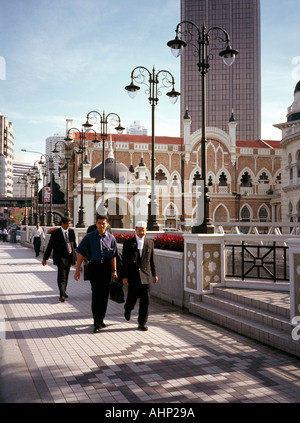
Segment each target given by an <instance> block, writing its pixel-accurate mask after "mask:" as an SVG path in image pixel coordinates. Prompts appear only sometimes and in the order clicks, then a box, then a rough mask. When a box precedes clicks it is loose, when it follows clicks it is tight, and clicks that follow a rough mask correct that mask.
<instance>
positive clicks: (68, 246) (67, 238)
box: [65, 231, 72, 254]
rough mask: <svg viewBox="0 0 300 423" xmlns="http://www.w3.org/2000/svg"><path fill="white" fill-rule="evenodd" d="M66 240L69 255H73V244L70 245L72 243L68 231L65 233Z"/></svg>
mask: <svg viewBox="0 0 300 423" xmlns="http://www.w3.org/2000/svg"><path fill="white" fill-rule="evenodd" d="M65 239H66V245H67V250H68V253H69V254H71V253H72V247H71V244H70V241H69V236H68V232H67V231H65Z"/></svg>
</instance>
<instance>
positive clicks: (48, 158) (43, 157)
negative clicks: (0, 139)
mask: <svg viewBox="0 0 300 423" xmlns="http://www.w3.org/2000/svg"><path fill="white" fill-rule="evenodd" d="M21 151H24V152H26V153H37V154H40V155H41V157H40V160H39V165H41V166H42V169H43V176H44V175H46V172H45V169H46V163H48V170H49V174H50V222H49V226H54V222H53V210H52V203H53V193H52V189H53V183H52V182H53V181H52V179H53V178H52V175H53V171H54V170H55V166H54V162H53V157H52V156H48V154H44V153H41V152H40V151H32V150H26V148H22V149H21ZM44 182H45V181H44ZM44 182H43V220H44V222H43V224H44V225H45V224H46V223H48V222H45V220H47V219H45V200H44V196H45V184H44Z"/></svg>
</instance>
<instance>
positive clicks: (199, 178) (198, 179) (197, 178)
mask: <svg viewBox="0 0 300 423" xmlns="http://www.w3.org/2000/svg"><path fill="white" fill-rule="evenodd" d="M197 181H201V175H200V173H199V172H198V171H197V172H196V173H195V175H194V178H193V186H195V185H197Z"/></svg>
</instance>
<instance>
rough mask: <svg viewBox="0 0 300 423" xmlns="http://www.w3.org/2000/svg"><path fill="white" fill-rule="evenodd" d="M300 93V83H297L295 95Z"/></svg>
mask: <svg viewBox="0 0 300 423" xmlns="http://www.w3.org/2000/svg"><path fill="white" fill-rule="evenodd" d="M299 91H300V81H299V82H298V83H297V85H296V87H295V91H294V94H296V93H297V92H299Z"/></svg>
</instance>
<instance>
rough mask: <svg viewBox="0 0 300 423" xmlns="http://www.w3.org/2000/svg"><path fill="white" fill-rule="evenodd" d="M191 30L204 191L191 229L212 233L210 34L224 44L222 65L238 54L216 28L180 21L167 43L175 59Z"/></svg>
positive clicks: (185, 44) (224, 32)
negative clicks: (208, 114)
mask: <svg viewBox="0 0 300 423" xmlns="http://www.w3.org/2000/svg"><path fill="white" fill-rule="evenodd" d="M183 25H184V26H185V27H186V31H183V32H182V26H183ZM192 30H194V31H196V34H197V46H196V45H194V47H195V48H196V49H197V50H198V51H197V53H198V63H197V66H198V70H199V72H200V73H201V91H202V92H201V94H202V98H201V101H202V106H201V107H202V110H201V112H202V116H201V117H202V136H201V167H202V169H201V180H202V181H203V182H202V183H203V191H204V206H203V221H202V223H201V224H200V225H195V226H193V228H192V232H193V233H213V232H214V226H213V225H212V223H211V220H210V218H209V201H210V200H209V196H208V186H207V181H206V134H205V132H206V75H207V73H208V70H209V67H210V65H209V45H210V35H211V33H212V32H217V33H219V34H220V37H218V40H219V42H221V43H223V44H224V43H225V45H226V47H225V50H222V51H220V53H219V55H220V56H221V57H222V58H223V61H224V63H225V64H226V65H227V66H231V65H232V64H233V62H234V60H235V57H236V55H237V54H238V51H237V50H234V49H232V48H231V45H230V37H229V34H228V33H227V32H226V31H225V30H224V29H223V28H220V27H218V26H214V27H211V28H210V29H208V30H207V29H206V27H205V25H203V26H202V29H201V30H200V29H199V28H198V26H197V25H195V24H194V23H193V22H190V21H182V22H180V23H179V24H178V25H177V27H176V31H175V32H176V37H175V39H174V40H171V41H169V42H168V43H167V45H168V47H170V48H171V50H172V53H173V55H174V56H175V57H179V56H180V55H181V53H182V51H183V49H184V48H185V47H186V46H187V44H188V43H191V44H192V41H193V34H192ZM182 34H184V35H188V36H189V37H190V39H189V42H188V43H187V42H186V41H184V40H183V39H182Z"/></svg>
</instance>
